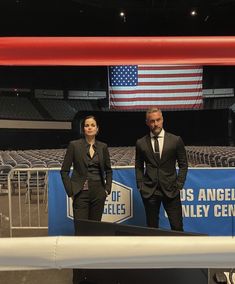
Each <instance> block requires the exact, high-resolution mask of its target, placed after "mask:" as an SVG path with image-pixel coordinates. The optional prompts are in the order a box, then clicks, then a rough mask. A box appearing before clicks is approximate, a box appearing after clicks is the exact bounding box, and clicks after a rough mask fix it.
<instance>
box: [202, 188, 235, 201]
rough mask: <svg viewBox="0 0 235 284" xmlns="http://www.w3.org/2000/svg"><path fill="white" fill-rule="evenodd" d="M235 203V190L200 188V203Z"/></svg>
mask: <svg viewBox="0 0 235 284" xmlns="http://www.w3.org/2000/svg"><path fill="white" fill-rule="evenodd" d="M231 200H232V201H234V200H235V188H200V190H199V193H198V201H231Z"/></svg>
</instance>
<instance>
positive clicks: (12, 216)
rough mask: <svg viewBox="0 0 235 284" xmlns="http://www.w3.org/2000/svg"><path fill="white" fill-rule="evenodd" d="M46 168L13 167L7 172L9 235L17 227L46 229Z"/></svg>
mask: <svg viewBox="0 0 235 284" xmlns="http://www.w3.org/2000/svg"><path fill="white" fill-rule="evenodd" d="M48 170H49V169H46V168H39V167H38V168H13V169H12V170H11V171H10V172H9V173H8V199H9V226H10V237H12V233H13V230H17V229H44V230H45V229H48V221H47V215H48V214H47V209H48V205H47V203H48Z"/></svg>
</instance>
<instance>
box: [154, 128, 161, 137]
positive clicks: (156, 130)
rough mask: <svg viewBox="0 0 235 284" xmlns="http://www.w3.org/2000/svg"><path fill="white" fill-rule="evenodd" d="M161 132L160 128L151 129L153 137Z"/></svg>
mask: <svg viewBox="0 0 235 284" xmlns="http://www.w3.org/2000/svg"><path fill="white" fill-rule="evenodd" d="M161 131H162V128H160V127H155V128H153V129H152V133H153V135H154V136H157V135H159V133H160V132H161Z"/></svg>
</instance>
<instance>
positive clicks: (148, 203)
mask: <svg viewBox="0 0 235 284" xmlns="http://www.w3.org/2000/svg"><path fill="white" fill-rule="evenodd" d="M146 124H147V126H148V127H149V129H150V133H149V134H147V135H146V136H144V137H142V138H140V139H138V140H137V142H136V162H135V171H136V182H137V187H138V189H139V191H140V194H141V197H142V200H143V203H144V207H145V212H146V221H147V225H148V226H149V227H156V228H158V226H159V211H160V206H161V204H163V207H164V209H165V211H166V213H167V215H168V219H169V222H170V226H171V229H172V230H176V231H183V217H182V205H181V200H180V190H181V189H182V188H183V185H184V182H185V179H186V175H187V170H188V162H187V155H186V150H185V146H184V143H183V141H182V139H181V137H180V136H176V135H174V134H171V133H168V132H166V131H165V130H164V129H163V115H162V112H161V110H160V109H158V108H152V109H149V110H148V111H147V112H146ZM176 164H178V167H179V170H178V171H177V169H176Z"/></svg>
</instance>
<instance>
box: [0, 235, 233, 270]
mask: <svg viewBox="0 0 235 284" xmlns="http://www.w3.org/2000/svg"><path fill="white" fill-rule="evenodd" d="M104 251H105V253H104ZM234 263H235V239H234V238H232V237H207V236H205V237H204V236H202V237H194V236H192V237H191V236H187V237H182V236H180V237H166V236H164V237H158V236H156V237H147V236H146V237H136V236H135V237H130V236H128V237H119V236H115V237H113V236H109V237H97V236H96V237H34V238H5V239H4V238H2V239H1V242H0V271H4V270H5V271H9V270H33V269H53V268H55V269H61V268H84V269H139V268H151V269H153V268H231V267H234Z"/></svg>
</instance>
